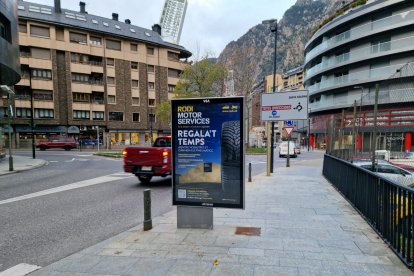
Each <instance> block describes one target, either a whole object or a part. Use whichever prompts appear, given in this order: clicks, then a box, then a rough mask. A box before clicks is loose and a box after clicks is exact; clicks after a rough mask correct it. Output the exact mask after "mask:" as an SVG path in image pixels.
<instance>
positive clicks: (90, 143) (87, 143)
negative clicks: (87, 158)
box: [79, 139, 103, 146]
mask: <svg viewBox="0 0 414 276" xmlns="http://www.w3.org/2000/svg"><path fill="white" fill-rule="evenodd" d="M79 143H80V144H81V145H82V146H97V145H98V140H95V139H82V140H79ZM102 144H103V143H102V140H99V145H102Z"/></svg>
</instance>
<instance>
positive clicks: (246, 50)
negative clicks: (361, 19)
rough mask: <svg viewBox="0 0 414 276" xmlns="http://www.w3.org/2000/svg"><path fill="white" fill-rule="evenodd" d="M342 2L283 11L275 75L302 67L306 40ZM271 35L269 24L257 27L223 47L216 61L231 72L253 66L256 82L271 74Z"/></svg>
mask: <svg viewBox="0 0 414 276" xmlns="http://www.w3.org/2000/svg"><path fill="white" fill-rule="evenodd" d="M342 2H343V1H342V0H298V1H297V2H296V3H295V4H294V5H293V6H292V7H290V8H289V9H288V10H287V11H286V12H285V14H284V15H283V17H282V19H281V20H280V21H279V22H278V33H277V34H278V37H277V60H276V65H277V71H278V72H279V73H280V72H282V71H287V70H289V69H292V68H294V67H297V66H299V65H302V64H303V61H304V49H305V45H306V43H307V41H308V40H309V39H310V38H311V37H312V35H313V33H314V32H315V30H316V29H317V28H318V26H319V24H320V23H321V22H322V20H323V19H325V18H327V17H329V16H331V15H332V14H333V13H334V12H335V11H336V10H337V9H338V8H340V6H341V5H342ZM275 5H276V2H275ZM274 36H275V34H274V33H272V32H271V31H270V25H268V24H258V25H256V26H254V27H253V28H251V29H250V30H249V31H248V32H247V33H246V34H244V35H243V36H242V37H240V38H239V39H238V40H237V41H232V42H230V43H229V44H227V46H226V47H225V48H224V50H223V52H221V54H220V55H219V57H218V61H219V62H221V63H223V64H226V65H227V66H228V67H229V68H230V69H235V71H238V70H237V68H240V67H242V66H245V64H254V71H255V75H256V79H258V80H259V79H261V78H263V77H264V76H265V75H270V74H272V72H273V57H274ZM240 56H241V57H243V58H240ZM244 59H247V62H246V60H244Z"/></svg>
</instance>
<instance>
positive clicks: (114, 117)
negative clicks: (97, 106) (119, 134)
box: [109, 112, 124, 121]
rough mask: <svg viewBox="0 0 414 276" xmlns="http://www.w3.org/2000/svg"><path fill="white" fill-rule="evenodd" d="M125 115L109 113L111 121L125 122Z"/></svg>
mask: <svg viewBox="0 0 414 276" xmlns="http://www.w3.org/2000/svg"><path fill="white" fill-rule="evenodd" d="M123 120H124V113H123V112H109V121H123Z"/></svg>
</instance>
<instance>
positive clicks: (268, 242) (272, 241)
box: [247, 237, 283, 250]
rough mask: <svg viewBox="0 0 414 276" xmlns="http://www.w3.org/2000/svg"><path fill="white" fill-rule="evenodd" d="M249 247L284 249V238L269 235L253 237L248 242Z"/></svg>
mask: <svg viewBox="0 0 414 276" xmlns="http://www.w3.org/2000/svg"><path fill="white" fill-rule="evenodd" d="M247 247H249V248H260V249H280V250H283V239H281V238H270V237H269V238H268V237H251V238H250V239H249V242H248V244H247Z"/></svg>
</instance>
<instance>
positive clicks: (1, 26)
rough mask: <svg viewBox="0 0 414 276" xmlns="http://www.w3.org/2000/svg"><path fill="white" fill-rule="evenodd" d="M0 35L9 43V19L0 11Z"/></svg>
mask: <svg viewBox="0 0 414 276" xmlns="http://www.w3.org/2000/svg"><path fill="white" fill-rule="evenodd" d="M0 37H2V38H3V39H5V40H7V41H8V42H9V43H11V27H10V21H9V20H8V19H7V18H6V17H5V16H3V15H2V14H1V13H0Z"/></svg>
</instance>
